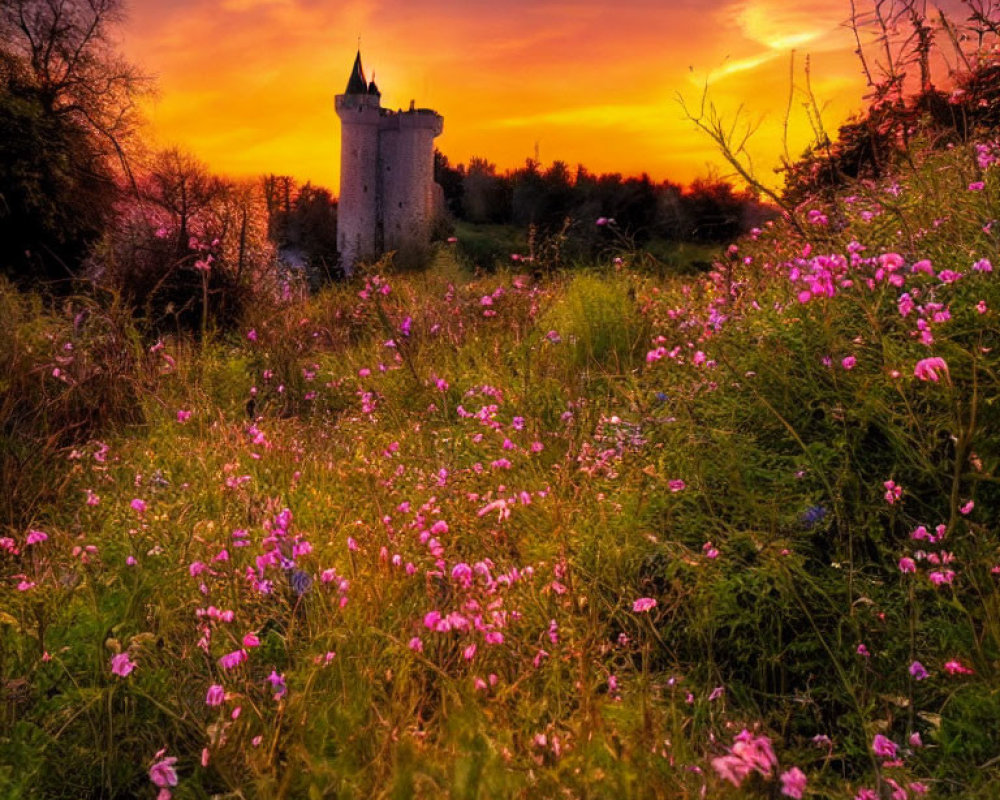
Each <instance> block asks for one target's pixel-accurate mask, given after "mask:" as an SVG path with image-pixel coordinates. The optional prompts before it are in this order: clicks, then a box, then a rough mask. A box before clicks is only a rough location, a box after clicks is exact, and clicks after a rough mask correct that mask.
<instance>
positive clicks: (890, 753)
mask: <svg viewBox="0 0 1000 800" xmlns="http://www.w3.org/2000/svg"><path fill="white" fill-rule="evenodd" d="M897 747H898V745H897V744H896V743H895V742H894V741H892V739H887V738H886V737H885V736H883V735H882V734H881V733H876V734H875V738H874V739H872V751H873V752H874V753H875V755H877V756H878V757H879V758H895V757H896V749H897Z"/></svg>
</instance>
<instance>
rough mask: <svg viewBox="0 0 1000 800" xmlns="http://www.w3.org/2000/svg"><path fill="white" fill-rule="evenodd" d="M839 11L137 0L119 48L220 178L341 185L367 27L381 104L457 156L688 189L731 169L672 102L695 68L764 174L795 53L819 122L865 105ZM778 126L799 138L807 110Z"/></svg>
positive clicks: (160, 114)
mask: <svg viewBox="0 0 1000 800" xmlns="http://www.w3.org/2000/svg"><path fill="white" fill-rule="evenodd" d="M838 15H839V12H837V13H832V12H831V10H830V9H829V7H828V4H827V3H819V2H810V3H806V4H804V5H800V6H796V7H795V8H794V9H789V8H787V6H785V5H784V4H782V3H779V2H778V0H741V2H737V3H733V2H719V3H716V4H714V5H710V6H709V8H708V9H707V13H706V8H705V5H704V4H699V5H698V6H697V7H695V6H694V5H692V4H688V3H676V4H675V3H670V4H652V3H635V4H628V5H625V6H622V7H621V8H616V9H615V10H614V13H611V12H609V11H608V9H607V8H606V7H605V6H604V5H603V4H599V3H596V2H592V1H591V0H588V1H586V2H579V3H573V4H567V3H563V2H548V1H546V2H529V0H513V1H512V2H511V3H508V4H504V5H503V6H502V7H501V6H499V5H497V4H487V3H481V2H469V3H464V4H462V5H461V6H458V7H456V4H454V3H451V2H447V1H446V0H421V2H416V3H411V2H404V0H384V2H383V3H381V4H376V3H374V2H371V1H370V0H354V2H348V3H342V4H336V5H335V6H334V5H333V4H323V3H317V2H313V0H225V2H222V3H219V4H217V3H211V2H208V0H180V2H176V3H171V4H169V6H167V5H164V4H152V3H142V4H139V3H136V4H134V5H133V7H132V16H131V19H130V21H129V23H128V24H127V26H126V28H125V30H124V32H123V47H124V49H125V50H126V52H127V53H128V55H129V56H130V58H132V59H133V60H134V61H136V62H138V63H140V64H141V65H142V66H143V68H144V69H145V70H146V71H147V72H149V73H152V74H154V75H155V76H156V77H157V79H158V86H159V91H158V95H157V98H156V100H155V101H153V102H152V103H150V104H149V106H148V108H147V109H146V111H147V116H148V118H149V127H150V131H151V133H152V135H153V136H154V138H155V140H156V142H157V143H158V144H159V145H162V146H170V145H179V146H181V147H184V148H186V149H189V150H191V151H192V152H193V153H194V154H195V155H196V156H198V157H199V158H201V159H203V160H204V161H206V162H208V163H209V164H210V165H211V166H212V167H213V168H214V169H216V170H218V171H220V172H224V173H228V174H232V175H257V174H261V173H265V172H273V173H281V174H291V175H293V176H294V177H296V178H297V179H299V180H302V181H304V180H312V181H313V182H315V183H319V184H322V185H326V186H329V187H331V188H333V189H334V190H336V188H337V186H338V182H339V176H338V169H339V161H340V154H339V140H340V136H339V121H338V120H337V117H336V115H335V114H334V109H333V97H334V95H335V94H337V93H339V92H341V91H343V88H344V85H345V83H346V79H347V74H348V72H349V70H350V66H351V63H352V61H353V57H354V52H355V49H356V48H357V45H358V34H359V33H361V34H362V42H361V47H362V53H363V58H364V61H365V67H366V69H367V70H368V72H369V73H372V72H374V74H375V77H376V79H377V81H378V84H379V87H380V88H381V89H382V91H383V105H384V106H387V107H390V108H405V107H407V106H408V105H409V102H410V100H411V99H414V100H416V102H417V104H418V105H419V106H425V107H430V108H434V109H436V110H437V111H439V112H440V113H441V114H442V115H443V116H444V119H445V127H444V134H443V135H442V136H441V137H440V138H439V139H438V140H437V145H438V147H439V148H440V149H441V150H442V151H443V152H444V153H445V154H446V155H447V156H448V157H449V158H450V159H451V160H452V162H455V163H457V162H464V161H468V159H469V158H471V157H473V156H479V157H485V158H487V159H489V160H490V161H493V162H495V163H496V164H497V165H498V167H499V168H500V169H506V168H511V167H516V166H518V165H520V164H522V163H523V162H524V160H525V159H526V158H529V157H533V156H534V154H535V153H536V151H537V152H538V153H539V155H540V157H541V160H542V161H543V162H545V163H549V162H551V161H553V160H557V159H558V160H562V161H565V162H567V163H569V164H571V165H575V164H577V163H582V164H585V165H586V166H587V168H588V169H590V170H592V171H617V172H622V173H625V174H637V173H640V172H647V173H649V174H650V175H651V176H652V177H653V178H654V179H670V180H674V181H679V182H688V181H690V180H692V179H693V178H695V177H696V176H699V175H704V174H705V173H706V171H707V170H709V169H720V168H721V171H722V172H723V173H725V167H724V166H723V165H724V161H723V160H722V159H721V158H720V157H719V155H718V154H717V153H715V151H714V150H713V147H712V145H711V143H710V142H708V141H707V140H705V139H703V138H702V137H701V136H699V135H698V134H697V132H695V131H694V129H693V127H692V126H691V124H690V122H689V121H688V120H686V119H685V118H684V115H683V113H682V110H681V107H680V105H679V104H678V103H677V95H678V92H680V93H681V94H683V95H684V96H685V97H686V98H687V99H688V101H689V104H690V102H691V101H692V100H693V99H697V96H698V94H699V93H700V91H701V89H702V87H703V86H704V83H705V81H706V79H707V80H708V82H709V85H710V93H711V98H712V100H713V102H715V104H716V106H717V107H718V108H719V109H720V110H722V111H723V112H724V113H725V112H732V111H733V110H735V109H736V108H737V106H738V105H739V104H740V103H744V106H745V107H746V108H748V109H750V110H751V112H752V113H753V114H754V115H755V116H756V117H763V118H764V119H765V120H766V122H765V125H764V127H763V128H762V130H761V132H760V134H759V137H758V138H759V141H755V142H754V143H753V148H754V152H755V155H756V158H757V160H758V162H759V165H760V166H761V167H762V168H763V169H764V170H765V171H766V170H767V168H768V167H770V165H772V164H774V163H776V161H777V159H778V156H779V154H780V152H781V150H782V146H781V144H780V136H778V137H777V138H776V137H775V133H776V132H777V131H779V129H780V128H781V127H782V125H781V120H782V119H783V115H784V110H785V106H786V104H787V98H788V58H789V54H790V51H791V49H792V48H799V52H800V54H801V53H802V52H804V51H809V52H814V53H815V54H816V58H815V59H814V62H813V76H814V77H813V81H814V86H815V87H817V90H818V91H819V93H820V94H819V98H818V99H819V100H820V101H821V102H824V103H828V104H829V105H828V114H829V120H828V124H830V125H831V127H833V126H835V124H836V123H838V122H839V121H840V120H841V119H842V118H843V117H844V116H846V115H847V113H849V112H850V111H851V110H853V109H854V108H856V107H857V106H858V105H859V103H860V96H861V90H862V87H861V81H860V78H859V75H858V68H857V66H856V64H855V63H854V60H853V56H852V55H851V52H850V51H851V46H852V42H851V40H850V36H849V35H848V34H847V32H846V31H843V30H842V29H839V28H838V23H839V16H838ZM799 59H800V60H799V63H800V64H801V63H802V60H801V55H800V57H799ZM798 108H799V106H798V104H796V106H795V110H796V111H797V110H798ZM789 129H790V131H791V133H792V135H793V138H794V139H795V142H794V147H796V148H801V147H802V146H804V144H805V142H806V141H807V138H808V137H807V135H806V134H807V133H808V130H809V128H808V125H807V124H806V122H805V120H804V119H803V120H802V121H792V122H791V123H790V125H789Z"/></svg>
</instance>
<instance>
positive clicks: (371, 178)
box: [336, 51, 444, 274]
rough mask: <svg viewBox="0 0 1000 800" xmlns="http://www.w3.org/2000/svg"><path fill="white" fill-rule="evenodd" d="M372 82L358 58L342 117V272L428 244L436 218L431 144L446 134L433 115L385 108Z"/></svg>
mask: <svg viewBox="0 0 1000 800" xmlns="http://www.w3.org/2000/svg"><path fill="white" fill-rule="evenodd" d="M381 99H382V98H381V94H380V93H379V90H378V87H377V86H376V85H375V81H374V80H372V81H370V82H369V81H368V80H366V79H365V73H364V69H363V68H362V66H361V52H360V51H359V52H358V54H357V56H356V57H355V59H354V67H353V68H352V69H351V75H350V78H348V81H347V89H346V90H345V91H344V93H343V94H338V95H337V98H336V107H337V116H338V117H340V200H339V205H338V208H337V247H338V249H339V250H340V263H341V265H342V266H343V268H344V272H345V273H347V274H350V273H351V272H352V271H353V269H354V265H355V264H357V263H358V262H360V261H369V260H373V259H375V258H378V257H379V256H380V255H382V254H383V253H385V252H388V251H390V250H400V249H404V248H406V247H408V246H420V245H426V244H427V243H429V241H430V232H431V225H432V223H433V219H434V214H435V197H436V192H435V184H434V139H435V137H437V136H440V135H441V131H442V130H443V129H444V119H443V118H442V117H441V115H440V114H438V113H437V112H436V111H431V110H430V109H426V108H415V107H414V104H413V102H412V101H411V103H410V108H409V110H408V111H402V110H400V111H390V110H389V109H386V108H382V104H381Z"/></svg>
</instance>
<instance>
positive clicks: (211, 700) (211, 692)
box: [205, 683, 226, 706]
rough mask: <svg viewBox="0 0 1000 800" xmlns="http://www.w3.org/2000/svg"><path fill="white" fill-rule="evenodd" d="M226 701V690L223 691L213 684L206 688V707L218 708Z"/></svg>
mask: <svg viewBox="0 0 1000 800" xmlns="http://www.w3.org/2000/svg"><path fill="white" fill-rule="evenodd" d="M225 699H226V690H225V689H223V688H222V687H221V686H220V685H219V684H217V683H213V684H212V685H211V686H209V687H208V692H207V693H206V694H205V705H208V706H219V705H222V702H223V701H224V700H225Z"/></svg>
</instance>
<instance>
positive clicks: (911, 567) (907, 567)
mask: <svg viewBox="0 0 1000 800" xmlns="http://www.w3.org/2000/svg"><path fill="white" fill-rule="evenodd" d="M899 571H900V572H903V573H906V572H916V571H917V562H916V561H914V560H913V559H912V558H909V557H908V556H904V557H903V558H901V559H899Z"/></svg>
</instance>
